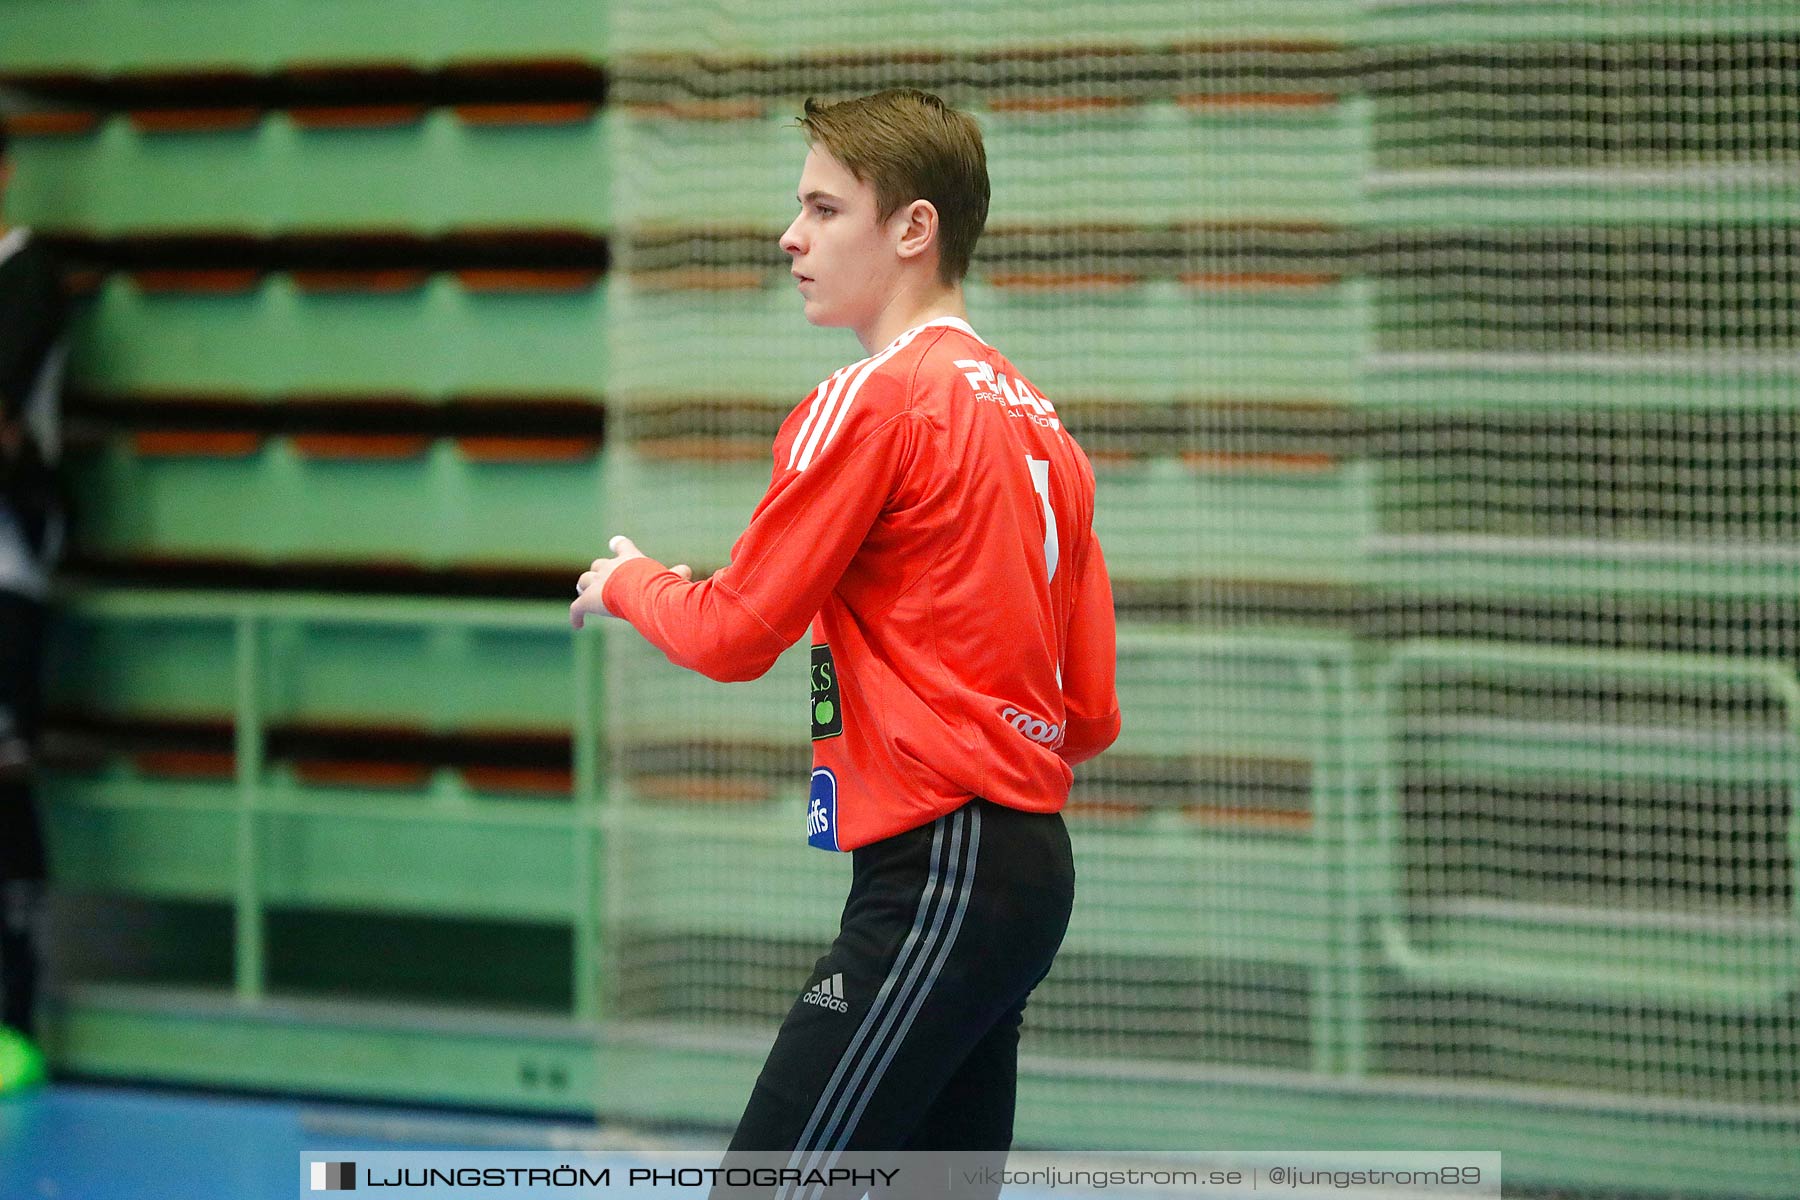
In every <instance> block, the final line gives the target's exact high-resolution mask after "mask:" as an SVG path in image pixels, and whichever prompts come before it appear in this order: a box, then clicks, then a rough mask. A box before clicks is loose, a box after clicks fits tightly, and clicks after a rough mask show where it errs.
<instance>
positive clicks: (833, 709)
mask: <svg viewBox="0 0 1800 1200" xmlns="http://www.w3.org/2000/svg"><path fill="white" fill-rule="evenodd" d="M842 732H844V702H843V697H842V696H840V695H839V694H838V673H837V664H836V663H835V662H833V661H832V660H831V647H830V646H814V647H813V648H812V740H813V741H815V742H819V741H823V740H825V739H826V738H834V737H836V736H837V735H838V734H840V733H842Z"/></svg>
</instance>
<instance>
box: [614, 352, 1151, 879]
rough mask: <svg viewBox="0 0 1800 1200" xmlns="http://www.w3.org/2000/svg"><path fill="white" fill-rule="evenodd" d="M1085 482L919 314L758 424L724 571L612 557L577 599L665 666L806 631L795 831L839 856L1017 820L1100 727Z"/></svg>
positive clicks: (1074, 459)
mask: <svg viewBox="0 0 1800 1200" xmlns="http://www.w3.org/2000/svg"><path fill="white" fill-rule="evenodd" d="M1093 526H1094V473H1093V468H1092V467H1091V466H1090V465H1089V463H1088V460H1087V456H1086V455H1085V454H1083V453H1082V451H1081V448H1080V447H1079V446H1077V445H1076V444H1075V440H1074V439H1073V438H1072V437H1070V436H1069V432H1068V430H1067V429H1065V428H1063V426H1062V423H1061V422H1060V421H1059V420H1058V419H1057V416H1056V413H1055V410H1054V408H1053V407H1052V406H1051V404H1050V402H1049V401H1048V400H1046V399H1045V398H1044V396H1043V395H1042V394H1041V393H1039V392H1038V391H1037V389H1035V388H1034V387H1032V386H1031V384H1030V383H1028V382H1027V381H1026V380H1025V378H1024V377H1023V376H1022V375H1020V374H1019V373H1018V371H1017V370H1016V369H1015V368H1014V367H1013V366H1012V364H1011V363H1009V362H1008V361H1007V360H1006V359H1005V358H1004V357H1003V356H1002V355H1001V354H1000V352H999V351H997V350H995V349H994V348H993V347H992V346H989V345H987V344H986V343H984V342H983V341H981V339H980V338H978V337H976V336H975V332H974V330H972V329H970V328H969V326H968V324H967V323H966V322H964V321H961V320H959V319H957V318H954V317H943V318H939V319H937V320H934V321H930V322H927V323H926V324H924V325H921V326H918V327H917V328H914V329H909V330H907V331H906V332H905V333H903V334H901V335H900V336H899V337H897V338H895V339H894V341H893V342H891V343H889V344H888V345H887V347H885V348H884V349H883V350H881V351H880V352H879V353H877V354H874V355H872V356H870V357H869V358H865V359H863V360H862V361H860V362H857V363H853V364H851V365H850V366H848V367H845V368H844V369H843V370H841V371H838V372H837V373H836V374H834V375H833V376H832V377H831V378H830V379H827V380H826V381H825V382H824V383H821V384H820V385H819V386H818V387H817V388H815V389H814V390H813V392H812V393H811V394H810V395H809V396H807V398H806V399H805V401H803V402H802V403H801V404H800V406H799V407H798V408H796V409H795V410H794V411H793V412H792V413H791V414H790V415H789V416H788V418H787V420H786V421H784V422H783V423H782V426H781V432H780V433H779V434H778V435H777V436H776V439H775V464H774V474H773V477H772V478H771V480H770V483H769V490H768V492H767V494H765V495H764V496H763V498H762V501H761V502H760V503H759V504H758V505H757V506H756V511H755V512H754V514H752V516H751V518H750V525H749V528H748V529H746V530H745V531H744V533H743V535H742V536H741V537H739V538H738V540H737V542H736V544H735V545H734V546H733V547H732V550H731V561H730V563H729V564H728V565H727V566H726V567H724V568H723V569H722V570H720V571H718V572H717V573H715V574H714V575H713V576H712V577H711V578H710V579H707V580H704V581H701V582H695V583H688V582H686V581H684V580H682V579H681V578H680V577H679V576H677V575H675V574H674V573H673V572H671V571H669V570H668V569H667V568H666V567H664V566H663V564H661V563H659V562H656V561H654V560H652V559H647V558H646V559H632V560H629V561H627V562H625V563H623V564H621V565H620V566H619V567H618V569H616V570H615V571H614V572H613V573H612V575H611V577H610V578H609V579H608V580H607V582H606V586H605V589H604V591H603V592H602V593H601V599H602V601H603V602H604V603H605V605H606V607H607V608H608V609H610V610H611V611H612V612H614V613H616V614H618V615H619V616H622V617H624V618H625V619H626V620H628V621H630V622H631V623H632V625H634V626H635V627H636V628H637V629H638V630H639V632H641V633H642V634H643V635H644V636H645V637H646V638H648V639H649V640H650V641H651V642H652V643H654V644H655V645H656V646H657V647H658V648H659V649H661V650H662V652H663V653H664V654H666V655H667V656H668V658H669V661H671V662H673V663H675V664H676V665H678V666H682V667H688V668H690V669H692V670H695V671H699V672H701V673H702V674H704V675H707V676H710V677H711V678H714V679H719V680H739V679H754V678H756V677H757V676H759V675H761V674H762V673H763V672H765V671H767V670H768V669H769V667H770V666H771V665H772V664H773V663H774V662H775V659H776V658H777V657H778V656H779V655H780V654H781V652H782V651H783V650H785V649H787V648H788V647H789V646H791V645H792V644H793V643H794V642H796V641H798V640H799V638H800V635H801V634H803V633H804V632H806V629H807V626H808V624H810V625H811V627H812V736H813V776H812V800H811V804H810V806H809V809H808V813H807V823H808V824H807V832H808V840H809V841H810V842H811V843H812V844H813V845H815V846H819V847H821V848H824V849H835V850H853V849H855V848H856V847H858V846H863V845H867V844H868V843H870V842H873V841H877V840H879V839H882V838H886V837H891V836H893V835H894V834H897V833H902V832H904V831H906V830H908V829H912V828H915V827H917V826H919V825H923V824H925V823H927V822H929V821H932V820H935V819H936V818H938V817H940V816H942V815H944V814H945V813H948V812H951V811H953V810H954V809H956V808H957V807H959V806H960V805H962V804H964V803H965V802H967V801H968V800H969V798H970V797H972V796H982V797H985V798H987V799H988V800H991V801H994V802H995V803H998V804H1005V805H1008V806H1010V807H1012V808H1019V809H1025V810H1028V811H1031V812H1056V811H1058V810H1059V809H1061V808H1062V807H1063V805H1064V804H1065V803H1066V802H1067V800H1068V795H1069V784H1070V780H1071V773H1070V769H1069V768H1070V765H1071V764H1073V763H1077V762H1081V761H1082V760H1084V759H1087V758H1091V757H1093V756H1094V755H1096V754H1098V753H1099V752H1100V751H1102V750H1104V749H1105V748H1106V747H1107V746H1109V745H1111V744H1112V742H1113V739H1114V738H1116V737H1117V736H1118V732H1119V703H1118V695H1117V692H1116V690H1115V687H1114V667H1115V650H1114V623H1113V605H1112V585H1111V583H1110V582H1109V581H1108V579H1107V575H1106V563H1105V560H1104V559H1103V558H1102V557H1101V553H1100V543H1099V542H1098V540H1096V538H1095V537H1094V532H1093Z"/></svg>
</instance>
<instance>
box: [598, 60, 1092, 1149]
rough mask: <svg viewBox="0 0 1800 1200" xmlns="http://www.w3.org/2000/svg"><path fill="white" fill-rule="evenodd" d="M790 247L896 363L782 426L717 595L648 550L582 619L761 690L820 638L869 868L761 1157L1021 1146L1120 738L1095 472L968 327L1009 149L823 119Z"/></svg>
mask: <svg viewBox="0 0 1800 1200" xmlns="http://www.w3.org/2000/svg"><path fill="white" fill-rule="evenodd" d="M800 125H801V127H802V128H803V130H804V131H805V134H806V139H807V142H808V143H809V145H810V148H811V149H810V153H808V155H807V157H806V163H805V166H804V168H803V170H802V172H801V175H800V187H799V195H798V200H799V203H800V214H799V215H798V216H797V217H795V218H794V222H793V224H792V225H790V226H789V227H788V230H787V232H786V233H784V234H783V235H782V237H781V247H782V249H783V250H784V251H786V252H787V254H788V255H789V256H790V257H791V258H792V260H793V276H794V280H795V286H796V288H797V290H798V291H799V293H800V297H801V299H802V301H803V302H804V303H805V306H806V318H807V320H809V321H811V322H812V323H813V324H815V325H828V326H844V327H847V328H849V329H850V330H852V331H853V332H854V333H855V334H856V336H857V339H858V340H859V341H860V342H861V343H862V347H863V349H864V351H865V352H866V353H867V355H868V357H866V358H863V359H861V360H859V361H857V362H854V363H852V364H850V365H849V366H847V367H845V368H843V369H842V370H840V371H837V372H836V373H834V374H833V375H832V376H831V377H830V378H829V379H827V380H825V382H823V383H821V384H820V385H819V386H818V387H817V388H816V389H814V390H813V392H812V394H811V395H809V396H808V397H807V398H806V400H805V401H804V402H802V403H801V405H800V406H799V407H798V408H796V409H795V410H794V411H793V413H792V414H791V415H789V416H788V418H787V420H786V421H785V422H783V424H782V427H781V431H780V433H779V434H778V435H777V436H776V439H775V462H774V475H773V478H772V479H771V481H770V484H769V490H768V492H767V494H766V495H765V496H764V497H763V499H762V501H761V502H760V503H759V504H758V505H757V507H756V510H755V512H754V514H753V515H752V516H751V518H750V526H749V528H748V529H747V530H746V531H745V532H744V534H743V535H742V536H741V537H740V538H739V539H738V541H737V543H736V545H735V546H733V548H732V551H731V562H730V565H728V566H726V567H725V568H724V569H722V570H720V571H719V572H718V573H717V574H715V575H713V576H712V578H710V579H707V580H705V581H703V582H697V583H696V582H690V581H689V578H688V576H689V572H688V570H687V568H685V567H676V568H674V569H670V568H667V567H664V566H663V565H662V564H661V563H659V562H657V561H655V560H653V559H650V558H647V557H645V556H644V555H643V554H641V553H639V551H638V549H637V548H636V547H635V546H634V545H632V544H631V542H630V541H629V540H628V539H626V538H623V537H616V538H614V539H613V541H612V545H611V549H612V550H613V551H614V553H615V555H616V557H612V558H604V559H597V560H595V562H594V563H593V566H592V569H591V570H589V571H588V572H586V573H584V574H583V575H582V576H581V578H580V580H579V582H578V583H577V585H576V591H577V593H578V594H579V597H580V598H579V599H577V600H576V601H575V603H574V605H573V606H572V607H571V610H570V611H571V617H572V620H573V621H574V624H575V625H576V626H577V627H578V628H579V627H580V625H581V624H582V621H583V618H584V617H586V616H590V615H596V614H603V615H609V616H618V617H623V618H625V619H626V620H628V621H630V622H631V624H632V625H634V626H635V627H636V628H637V629H638V631H639V632H641V633H642V634H643V635H644V637H646V638H648V639H649V640H650V641H651V642H653V643H654V644H655V645H656V646H657V647H658V648H660V649H661V650H662V651H663V653H664V654H666V655H668V657H669V660H670V661H671V662H674V663H675V664H677V665H679V666H683V667H688V668H690V669H692V670H696V671H699V672H702V673H703V674H705V675H708V676H710V677H712V678H714V679H719V680H736V679H754V678H756V677H757V676H759V675H761V674H762V673H763V672H765V671H767V670H768V669H769V667H770V665H771V664H773V663H774V661H775V659H776V657H777V656H778V655H780V654H781V653H782V651H784V650H786V649H787V648H788V647H789V646H790V645H792V644H793V643H794V642H795V641H797V640H798V639H799V638H800V637H801V635H802V634H804V633H806V631H807V629H808V627H809V626H810V627H811V630H812V737H813V762H814V767H813V773H812V797H811V803H810V805H809V810H808V813H807V834H808V840H809V841H810V842H811V844H812V845H814V846H817V847H820V848H822V849H826V850H849V851H853V852H854V863H853V874H852V881H851V885H850V894H849V898H848V900H847V901H846V903H845V907H844V915H843V923H842V927H841V931H840V932H839V934H838V937H837V940H836V941H835V942H833V943H832V946H831V950H830V952H829V953H827V954H826V955H825V956H824V957H823V958H821V959H820V960H819V961H818V963H817V965H816V966H815V967H814V969H813V974H812V977H811V978H810V979H809V980H808V982H807V984H806V986H805V987H804V988H802V989H801V994H800V997H799V999H798V1000H797V1001H796V1002H795V1004H794V1006H793V1009H792V1010H791V1011H790V1012H789V1014H788V1016H787V1018H786V1020H785V1021H784V1023H783V1024H782V1027H781V1031H780V1033H779V1035H778V1036H777V1038H776V1042H775V1045H774V1048H773V1049H772V1050H771V1052H770V1054H769V1058H768V1062H767V1063H766V1065H765V1066H764V1068H763V1071H762V1075H761V1077H760V1078H759V1079H758V1080H757V1083H756V1086H755V1089H754V1091H753V1092H752V1094H751V1096H750V1102H749V1105H748V1107H747V1108H746V1109H745V1111H744V1115H743V1118H742V1120H741V1122H740V1123H739V1125H738V1127H737V1132H736V1135H735V1136H734V1138H733V1139H732V1148H733V1150H734V1151H791V1152H793V1155H792V1158H791V1159H790V1160H789V1161H790V1162H794V1163H798V1164H800V1165H802V1166H804V1167H806V1168H808V1169H810V1168H812V1167H814V1166H817V1165H819V1164H821V1163H826V1162H829V1161H835V1156H836V1155H837V1154H838V1153H839V1152H843V1151H847V1150H848V1151H859V1150H901V1149H922V1150H923V1149H931V1150H982V1151H990V1152H991V1151H996V1150H997V1151H999V1152H1001V1154H1002V1155H1004V1152H1005V1150H1006V1148H1007V1147H1009V1146H1010V1145H1011V1142H1012V1123H1013V1101H1014V1084H1015V1076H1016V1071H1017V1055H1018V1042H1019V1023H1020V1018H1021V1014H1022V1012H1023V1010H1024V1007H1025V1000H1026V997H1027V996H1028V995H1029V994H1030V992H1031V990H1032V988H1033V987H1034V986H1036V984H1037V983H1038V981H1039V980H1041V979H1042V978H1043V976H1044V974H1045V973H1046V972H1047V971H1048V970H1049V969H1050V962H1051V959H1052V958H1053V957H1054V956H1055V954H1056V951H1057V948H1058V947H1059V946H1060V945H1061V943H1062V938H1063V933H1064V931H1065V929H1066V928H1067V925H1068V919H1069V909H1070V904H1071V902H1072V900H1073V895H1074V870H1073V866H1072V864H1071V860H1070V854H1069V839H1068V835H1067V833H1066V831H1065V830H1064V827H1063V822H1062V818H1061V817H1060V816H1059V815H1058V812H1059V810H1060V809H1061V808H1062V807H1063V805H1064V803H1065V802H1066V800H1067V798H1068V794H1069V783H1070V770H1069V768H1070V765H1071V764H1073V763H1078V762H1081V761H1082V760H1084V759H1087V758H1091V757H1093V756H1094V755H1096V754H1098V753H1100V751H1102V750H1104V749H1105V748H1106V747H1107V746H1108V745H1110V744H1111V743H1112V741H1113V739H1114V738H1116V737H1117V736H1118V731H1119V707H1118V698H1117V695H1116V693H1115V691H1114V686H1113V671H1114V665H1115V664H1114V628H1113V608H1112V589H1111V585H1110V583H1109V582H1108V580H1107V575H1106V564H1105V562H1104V560H1103V559H1102V558H1101V554H1100V545H1099V543H1098V542H1097V541H1096V540H1095V538H1094V534H1093V519H1094V476H1093V471H1092V469H1091V468H1090V467H1089V465H1088V461H1087V458H1086V456H1085V455H1083V453H1082V452H1081V450H1080V448H1079V447H1077V446H1076V444H1075V442H1074V440H1073V439H1072V438H1071V437H1070V436H1069V433H1068V430H1067V429H1065V428H1064V427H1063V426H1062V424H1061V422H1060V421H1059V420H1058V418H1057V416H1056V412H1055V409H1054V408H1053V407H1052V406H1051V404H1050V402H1049V401H1048V400H1047V399H1045V397H1044V396H1043V395H1042V394H1041V393H1040V392H1038V390H1037V389H1036V388H1035V387H1033V386H1032V385H1031V384H1030V383H1029V382H1028V381H1027V380H1026V379H1025V377H1024V376H1023V375H1022V374H1020V372H1019V370H1018V369H1017V368H1016V367H1014V366H1013V365H1012V364H1011V363H1010V362H1008V361H1007V360H1006V358H1005V357H1004V356H1003V355H1002V354H1001V353H1000V352H999V351H998V350H996V349H995V348H994V347H992V346H990V345H988V344H987V343H986V342H984V341H983V340H982V339H981V338H980V337H979V336H978V335H977V334H976V332H975V330H974V329H972V328H970V326H969V323H968V321H967V320H966V317H965V313H964V309H963V300H962V282H961V281H962V278H963V275H964V273H965V272H966V271H967V270H968V266H969V256H970V254H971V252H972V251H973V250H974V247H975V241H976V238H977V237H978V236H979V235H980V233H981V229H982V225H983V224H984V222H985V221H986V218H987V207H988V179H987V164H986V156H985V153H984V151H983V148H982V143H981V134H980V131H979V129H978V128H977V126H976V125H975V123H974V121H973V120H971V119H970V118H969V117H968V116H967V115H965V114H963V113H960V112H958V111H956V110H955V109H953V108H950V107H947V106H946V105H945V104H944V103H943V102H942V101H940V100H939V99H938V98H937V97H935V96H932V95H928V94H926V93H924V92H919V91H913V90H895V91H885V92H881V93H879V94H877V95H873V96H866V97H863V98H861V99H857V100H849V101H845V102H843V103H841V104H831V105H821V104H818V103H816V102H814V101H811V100H809V101H807V104H806V115H805V116H804V117H803V118H801V121H800Z"/></svg>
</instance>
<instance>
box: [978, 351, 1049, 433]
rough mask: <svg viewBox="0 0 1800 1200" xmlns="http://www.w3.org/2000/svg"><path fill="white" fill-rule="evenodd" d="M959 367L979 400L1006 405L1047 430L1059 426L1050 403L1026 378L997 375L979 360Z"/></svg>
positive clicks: (1010, 409)
mask: <svg viewBox="0 0 1800 1200" xmlns="http://www.w3.org/2000/svg"><path fill="white" fill-rule="evenodd" d="M956 365H957V366H959V367H961V368H962V369H963V378H964V379H966V380H968V381H969V386H970V387H971V388H974V389H975V398H976V399H977V400H987V401H989V402H991V403H994V404H1003V405H1005V406H1006V408H1007V409H1008V410H1009V411H1011V413H1012V415H1013V416H1015V417H1025V418H1027V419H1028V420H1030V421H1031V422H1032V423H1034V424H1037V425H1042V426H1043V427H1044V428H1045V429H1055V428H1056V427H1057V426H1058V424H1060V422H1058V421H1057V419H1056V410H1055V409H1054V408H1052V407H1051V406H1050V401H1048V400H1046V399H1045V398H1044V397H1043V396H1041V395H1039V394H1038V393H1037V392H1035V391H1033V390H1032V387H1031V385H1030V384H1029V383H1026V382H1025V381H1024V380H1023V379H1019V380H1012V379H1008V378H1007V377H1006V376H1004V375H999V374H996V373H995V372H994V364H993V363H991V362H984V361H982V360H981V359H979V358H959V359H957V360H956Z"/></svg>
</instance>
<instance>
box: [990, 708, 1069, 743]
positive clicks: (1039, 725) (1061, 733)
mask: <svg viewBox="0 0 1800 1200" xmlns="http://www.w3.org/2000/svg"><path fill="white" fill-rule="evenodd" d="M1000 719H1001V720H1002V721H1005V722H1006V723H1007V724H1008V725H1011V726H1012V727H1013V728H1014V729H1016V730H1018V731H1019V732H1020V733H1022V734H1024V735H1025V736H1026V737H1028V738H1030V739H1031V740H1032V741H1034V742H1037V743H1038V744H1039V745H1043V746H1048V747H1050V749H1052V750H1054V749H1056V748H1057V747H1058V746H1060V745H1062V744H1063V739H1064V738H1065V737H1067V736H1068V732H1069V731H1068V730H1067V729H1064V728H1063V727H1062V726H1061V725H1053V724H1051V723H1050V722H1049V721H1046V720H1044V719H1043V718H1042V717H1034V716H1032V715H1031V714H1030V713H1028V712H1020V711H1019V710H1018V709H1016V708H1014V707H1013V706H1012V705H1010V704H1009V705H1007V706H1006V707H1005V708H1003V709H1001V710H1000Z"/></svg>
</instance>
